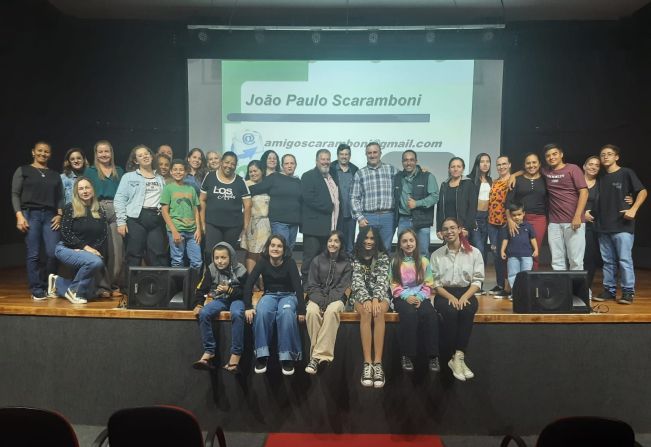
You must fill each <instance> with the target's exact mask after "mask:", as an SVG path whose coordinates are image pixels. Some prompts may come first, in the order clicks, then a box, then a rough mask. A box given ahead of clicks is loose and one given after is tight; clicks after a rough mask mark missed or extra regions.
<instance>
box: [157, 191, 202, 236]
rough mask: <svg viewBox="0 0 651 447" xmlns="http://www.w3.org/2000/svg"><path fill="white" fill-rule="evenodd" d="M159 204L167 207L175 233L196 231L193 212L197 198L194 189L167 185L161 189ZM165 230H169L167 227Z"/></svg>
mask: <svg viewBox="0 0 651 447" xmlns="http://www.w3.org/2000/svg"><path fill="white" fill-rule="evenodd" d="M160 204H161V205H169V207H170V211H169V212H170V217H171V218H172V222H173V223H174V226H175V227H176V231H179V232H181V231H190V232H194V231H196V229H197V222H196V221H195V219H194V210H195V209H196V208H197V206H199V198H198V197H197V191H195V189H194V187H192V186H190V185H177V184H176V182H174V183H169V184H167V185H165V188H163V193H162V194H161V198H160ZM167 229H168V230H169V229H170V228H169V226H168V227H167Z"/></svg>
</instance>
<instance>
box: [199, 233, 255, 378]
mask: <svg viewBox="0 0 651 447" xmlns="http://www.w3.org/2000/svg"><path fill="white" fill-rule="evenodd" d="M246 278H247V273H246V269H245V268H244V266H243V265H242V264H240V263H239V262H237V258H236V256H235V250H234V249H233V247H232V246H231V245H230V244H228V243H227V242H220V243H218V244H217V245H215V246H214V247H213V249H212V262H211V263H210V265H208V267H207V268H206V269H204V273H203V278H202V279H201V281H200V282H199V284H198V285H197V292H196V295H195V303H196V304H195V307H194V313H195V315H197V316H198V318H199V329H200V331H201V340H202V342H203V355H202V356H201V358H200V359H199V360H197V361H196V362H194V365H192V366H193V368H195V369H213V368H214V366H213V364H212V361H213V359H214V358H215V348H216V347H217V343H216V342H215V335H214V334H213V331H212V321H213V319H214V318H215V317H216V316H217V315H219V314H220V313H221V312H223V311H225V310H229V311H230V313H231V357H230V359H229V360H228V363H227V364H226V365H224V369H225V370H226V371H228V372H232V373H239V372H240V367H239V364H240V358H241V357H242V350H243V347H244V303H243V302H242V290H243V287H244V283H245V282H246Z"/></svg>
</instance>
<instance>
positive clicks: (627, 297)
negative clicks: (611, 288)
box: [618, 292, 635, 304]
mask: <svg viewBox="0 0 651 447" xmlns="http://www.w3.org/2000/svg"><path fill="white" fill-rule="evenodd" d="M633 298H635V292H622V297H621V298H620V299H619V301H618V303H619V304H633Z"/></svg>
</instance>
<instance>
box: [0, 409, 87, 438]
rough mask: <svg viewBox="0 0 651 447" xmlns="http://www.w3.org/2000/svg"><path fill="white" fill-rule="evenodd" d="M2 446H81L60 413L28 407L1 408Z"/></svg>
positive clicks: (0, 431) (0, 428)
mask: <svg viewBox="0 0 651 447" xmlns="http://www.w3.org/2000/svg"><path fill="white" fill-rule="evenodd" d="M0 445H6V446H12V447H35V446H39V445H44V446H45V445H56V446H61V447H79V442H78V441H77V435H76V434H75V431H74V429H73V428H72V425H70V423H69V422H68V420H67V419H66V418H65V417H63V416H62V415H60V414H59V413H57V412H54V411H49V410H41V409H39V408H28V407H7V408H0Z"/></svg>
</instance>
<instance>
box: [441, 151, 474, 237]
mask: <svg viewBox="0 0 651 447" xmlns="http://www.w3.org/2000/svg"><path fill="white" fill-rule="evenodd" d="M464 169H466V163H465V162H464V161H463V159H461V158H459V157H452V158H451V159H450V162H449V163H448V173H449V174H450V177H448V179H447V180H446V181H444V182H443V183H442V184H441V190H440V191H439V202H438V205H437V206H436V234H437V236H438V238H439V239H441V240H443V235H442V234H441V225H442V224H443V221H444V220H445V219H447V218H448V217H452V218H454V219H456V220H457V221H459V223H460V224H461V225H462V226H463V234H464V236H465V237H468V234H469V232H470V231H471V230H473V229H474V228H475V224H476V222H475V216H476V214H477V188H476V187H475V184H474V183H473V182H472V180H470V179H467V178H463V170H464Z"/></svg>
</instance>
